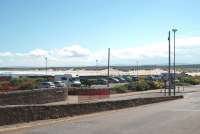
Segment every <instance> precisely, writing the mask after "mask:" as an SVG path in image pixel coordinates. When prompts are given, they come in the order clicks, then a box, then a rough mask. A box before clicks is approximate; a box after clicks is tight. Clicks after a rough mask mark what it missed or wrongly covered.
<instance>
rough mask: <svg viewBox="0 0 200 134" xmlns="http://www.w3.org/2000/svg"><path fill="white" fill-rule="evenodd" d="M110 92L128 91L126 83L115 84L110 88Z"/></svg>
mask: <svg viewBox="0 0 200 134" xmlns="http://www.w3.org/2000/svg"><path fill="white" fill-rule="evenodd" d="M111 92H112V93H127V92H129V90H128V84H124V85H116V86H114V87H113V88H111Z"/></svg>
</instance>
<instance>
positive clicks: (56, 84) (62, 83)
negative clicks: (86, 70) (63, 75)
mask: <svg viewBox="0 0 200 134" xmlns="http://www.w3.org/2000/svg"><path fill="white" fill-rule="evenodd" d="M54 85H55V86H56V87H66V84H65V83H64V82H62V81H55V82H54Z"/></svg>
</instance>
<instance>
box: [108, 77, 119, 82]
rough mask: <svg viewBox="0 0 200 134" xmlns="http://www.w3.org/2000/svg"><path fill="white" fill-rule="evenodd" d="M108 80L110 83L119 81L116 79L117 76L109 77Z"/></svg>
mask: <svg viewBox="0 0 200 134" xmlns="http://www.w3.org/2000/svg"><path fill="white" fill-rule="evenodd" d="M109 82H110V83H119V80H118V79H117V78H114V77H110V78H109Z"/></svg>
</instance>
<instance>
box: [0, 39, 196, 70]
mask: <svg viewBox="0 0 200 134" xmlns="http://www.w3.org/2000/svg"><path fill="white" fill-rule="evenodd" d="M171 43H172V49H173V41H172V42H171ZM176 44H177V45H176V52H177V62H179V63H193V62H197V63H199V61H198V58H199V56H200V53H199V51H200V37H187V38H177V40H176ZM44 57H48V59H49V61H48V62H49V64H50V65H51V66H79V65H95V60H96V59H98V62H99V65H106V63H107V48H105V49H104V50H96V51H91V50H89V49H86V48H83V47H81V46H80V45H72V46H67V47H64V48H60V49H59V48H55V49H52V50H44V49H39V48H38V49H34V50H32V51H29V52H27V53H12V52H0V60H1V64H2V63H3V65H4V66H10V65H17V66H43V65H44ZM167 57H168V42H167V40H166V42H160V43H152V44H147V45H141V46H137V47H134V46H133V47H127V48H123V49H118V48H111V63H112V64H128V65H130V64H135V61H136V60H139V61H140V63H142V64H159V63H167Z"/></svg>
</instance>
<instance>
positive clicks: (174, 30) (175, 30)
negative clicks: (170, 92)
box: [172, 29, 178, 96]
mask: <svg viewBox="0 0 200 134" xmlns="http://www.w3.org/2000/svg"><path fill="white" fill-rule="evenodd" d="M172 31H173V32H174V96H175V95H176V83H175V82H176V51H175V48H176V46H175V39H176V32H177V31H178V29H172Z"/></svg>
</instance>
